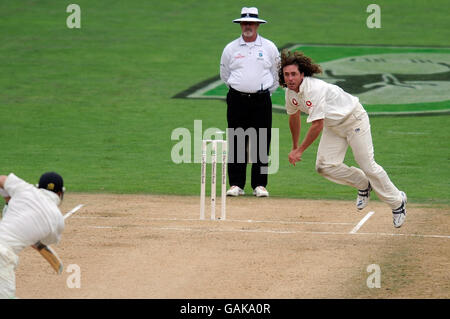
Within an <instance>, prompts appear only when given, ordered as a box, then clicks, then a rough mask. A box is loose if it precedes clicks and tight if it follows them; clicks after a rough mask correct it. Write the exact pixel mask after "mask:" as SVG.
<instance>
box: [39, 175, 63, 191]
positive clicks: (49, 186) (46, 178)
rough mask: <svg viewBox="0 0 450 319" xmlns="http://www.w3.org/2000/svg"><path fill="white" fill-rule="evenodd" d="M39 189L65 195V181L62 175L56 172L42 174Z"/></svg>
mask: <svg viewBox="0 0 450 319" xmlns="http://www.w3.org/2000/svg"><path fill="white" fill-rule="evenodd" d="M38 188H43V189H46V190H49V191H52V192H55V193H58V192H62V193H64V191H65V188H64V181H63V178H62V177H61V175H59V174H58V173H55V172H48V173H45V174H42V176H41V178H40V179H39V184H38Z"/></svg>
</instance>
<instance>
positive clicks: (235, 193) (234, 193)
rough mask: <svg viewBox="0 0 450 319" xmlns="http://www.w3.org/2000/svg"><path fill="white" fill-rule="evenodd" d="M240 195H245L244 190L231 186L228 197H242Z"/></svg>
mask: <svg viewBox="0 0 450 319" xmlns="http://www.w3.org/2000/svg"><path fill="white" fill-rule="evenodd" d="M240 195H245V192H244V190H243V189H242V188H240V187H239V186H231V187H230V189H229V190H227V196H234V197H237V196H240Z"/></svg>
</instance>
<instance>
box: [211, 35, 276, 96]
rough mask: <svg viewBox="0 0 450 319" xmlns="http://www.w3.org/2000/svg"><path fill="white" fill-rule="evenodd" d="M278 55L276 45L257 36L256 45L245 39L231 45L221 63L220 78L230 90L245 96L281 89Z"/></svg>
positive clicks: (239, 39)
mask: <svg viewBox="0 0 450 319" xmlns="http://www.w3.org/2000/svg"><path fill="white" fill-rule="evenodd" d="M279 61H280V57H279V52H278V49H277V47H276V46H275V44H274V43H273V42H272V41H270V40H267V39H265V38H263V37H262V36H260V35H258V36H257V38H256V40H255V41H254V42H245V41H244V39H243V38H242V36H240V37H239V38H237V39H236V40H234V41H232V42H230V43H229V44H228V45H227V46H226V47H225V49H224V50H223V53H222V57H221V59H220V78H221V79H222V81H223V82H225V84H227V86H228V87H230V86H231V87H232V88H233V89H235V90H238V91H240V92H245V93H255V92H257V91H259V90H261V89H263V90H266V89H269V91H270V93H272V92H274V91H275V90H276V89H277V88H278V62H279Z"/></svg>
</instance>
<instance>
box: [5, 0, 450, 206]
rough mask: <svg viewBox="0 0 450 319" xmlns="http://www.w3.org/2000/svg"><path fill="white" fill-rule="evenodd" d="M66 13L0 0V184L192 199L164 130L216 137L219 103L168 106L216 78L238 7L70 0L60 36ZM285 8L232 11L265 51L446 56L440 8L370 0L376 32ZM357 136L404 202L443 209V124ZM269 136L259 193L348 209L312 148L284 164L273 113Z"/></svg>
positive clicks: (357, 9)
mask: <svg viewBox="0 0 450 319" xmlns="http://www.w3.org/2000/svg"><path fill="white" fill-rule="evenodd" d="M69 3H70V2H67V3H64V2H56V1H50V0H47V1H13V0H4V1H1V2H0V30H1V31H0V34H1V42H0V61H1V64H0V74H1V75H0V111H1V112H0V114H1V115H0V119H1V124H0V150H1V156H0V173H2V174H6V173H9V172H15V173H16V174H17V175H19V176H21V177H23V178H24V179H26V180H29V181H32V182H34V181H37V179H38V177H39V175H40V174H41V173H42V172H44V171H47V170H55V171H58V172H60V173H61V174H62V175H63V176H64V178H65V182H66V185H67V188H68V190H70V191H77V192H113V193H151V194H182V195H195V194H199V188H200V185H199V181H200V165H199V164H174V163H173V162H172V160H171V149H172V147H173V146H174V145H175V144H176V141H172V140H171V133H172V131H173V130H174V129H176V128H179V127H184V128H187V129H189V130H193V125H194V120H203V128H204V129H206V128H208V127H219V128H221V129H224V128H225V127H226V119H225V114H226V105H225V103H224V102H223V101H219V100H203V101H202V100H189V99H184V100H182V99H173V98H172V97H173V96H175V95H176V94H177V93H179V92H181V91H183V90H185V89H187V88H189V87H191V86H193V85H195V84H196V83H199V82H201V81H204V80H205V79H208V78H211V77H213V76H216V75H217V74H218V69H219V59H220V55H221V53H222V50H223V48H224V46H225V45H226V44H227V43H228V42H230V41H231V40H233V39H235V38H237V37H238V36H239V31H240V29H239V26H238V25H235V24H233V23H231V20H233V19H235V18H237V17H238V16H239V12H240V8H241V7H242V6H243V2H241V1H193V0H183V1H181V0H180V1H166V2H160V1H153V0H139V1H138V0H134V1H133V0H131V1H103V0H102V1H100V0H99V1H87V0H80V1H76V2H75V3H77V4H78V5H80V7H81V29H68V28H67V27H66V18H67V16H68V15H69V13H66V6H67V5H68V4H69ZM285 3H286V4H284V3H283V2H279V1H268V0H263V1H248V2H246V3H245V5H247V6H253V5H255V6H258V8H259V10H260V16H261V17H262V18H263V19H266V20H268V22H269V23H267V24H266V25H263V26H261V28H260V33H261V34H262V35H263V36H265V37H267V38H269V39H271V40H272V41H274V42H275V43H276V44H277V45H278V46H279V47H282V46H283V45H285V44H288V43H311V44H313V43H316V44H365V45H397V46H439V47H450V22H449V20H448V14H447V13H448V9H449V5H448V1H445V0H440V1H433V0H431V1H405V0H401V1H377V4H379V5H380V7H381V9H382V15H381V18H382V28H381V29H368V28H367V27H366V18H367V16H368V15H369V14H368V13H366V7H367V6H368V4H370V3H372V1H359V0H353V1H339V2H336V1H331V0H330V1H289V2H285ZM371 125H372V134H373V140H374V145H375V156H376V160H377V162H378V163H379V164H381V165H382V166H383V167H384V168H385V170H386V171H387V172H388V174H389V175H390V177H391V179H392V180H393V182H394V183H395V184H396V185H398V187H399V188H401V189H403V190H405V191H406V192H407V193H408V197H409V200H410V201H411V202H416V203H425V204H433V203H436V204H449V203H450V199H449V195H448V191H449V188H450V187H449V186H450V185H449V180H450V164H449V161H450V151H449V149H450V148H449V146H450V142H449V141H450V129H449V127H450V117H449V116H448V115H447V116H445V115H440V116H420V117H418V116H401V117H373V118H372V119H371ZM273 127H276V128H279V129H280V168H279V171H278V173H277V174H275V175H271V176H270V177H269V186H268V188H269V190H270V192H271V196H277V197H298V198H313V199H319V198H327V199H345V200H353V199H354V197H355V191H354V190H352V189H351V188H349V187H345V186H341V185H336V184H334V183H331V182H329V181H327V180H325V179H324V178H322V177H320V176H319V175H318V174H317V173H316V172H315V171H314V162H315V152H316V149H317V142H316V143H315V144H314V145H313V146H312V147H311V149H309V150H308V151H307V152H306V154H304V158H303V162H301V163H300V164H299V165H297V166H296V167H295V168H293V167H292V166H289V165H288V162H287V159H286V158H287V154H288V152H289V148H290V146H291V141H290V133H289V128H288V125H287V116H286V115H284V114H281V113H274V117H273ZM304 127H305V126H304ZM303 134H304V131H303ZM303 134H302V135H303ZM347 158H348V163H350V164H351V163H353V161H352V156H351V152H350V151H349V152H348V156H347ZM246 191H248V192H250V191H251V190H250V189H249V188H247V189H246Z"/></svg>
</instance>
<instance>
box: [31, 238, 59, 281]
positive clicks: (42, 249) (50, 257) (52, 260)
mask: <svg viewBox="0 0 450 319" xmlns="http://www.w3.org/2000/svg"><path fill="white" fill-rule="evenodd" d="M31 247H33V248H34V249H36V250H37V251H38V252H39V253H40V254H41V255H42V257H44V258H45V260H47V261H48V263H49V264H50V266H52V268H53V269H54V270H55V271H56V273H57V274H58V275H59V274H61V273H62V271H63V263H62V261H61V259H60V258H59V257H58V255H57V254H56V252H55V251H54V250H53V249H52V248H51V247H49V246H46V245H44V244H43V243H41V242H40V241H38V242H37V243H36V244H34V245H32V246H31Z"/></svg>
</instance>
